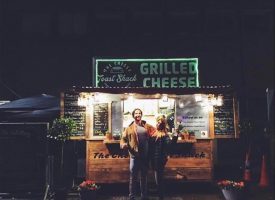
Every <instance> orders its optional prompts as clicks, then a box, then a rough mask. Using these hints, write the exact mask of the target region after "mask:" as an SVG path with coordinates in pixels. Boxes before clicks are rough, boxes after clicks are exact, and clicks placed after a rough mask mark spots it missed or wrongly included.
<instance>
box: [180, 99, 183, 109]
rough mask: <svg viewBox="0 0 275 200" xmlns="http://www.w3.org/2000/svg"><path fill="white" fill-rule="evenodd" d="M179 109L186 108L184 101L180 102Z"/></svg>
mask: <svg viewBox="0 0 275 200" xmlns="http://www.w3.org/2000/svg"><path fill="white" fill-rule="evenodd" d="M179 107H180V108H183V107H184V103H183V100H179Z"/></svg>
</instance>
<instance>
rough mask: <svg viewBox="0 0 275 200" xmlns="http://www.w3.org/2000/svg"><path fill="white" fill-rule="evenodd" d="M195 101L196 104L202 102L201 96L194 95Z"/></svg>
mask: <svg viewBox="0 0 275 200" xmlns="http://www.w3.org/2000/svg"><path fill="white" fill-rule="evenodd" d="M195 100H196V102H198V101H202V96H201V94H195Z"/></svg>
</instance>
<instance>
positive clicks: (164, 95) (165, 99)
mask: <svg viewBox="0 0 275 200" xmlns="http://www.w3.org/2000/svg"><path fill="white" fill-rule="evenodd" d="M162 101H163V102H168V96H167V94H163V95H162Z"/></svg>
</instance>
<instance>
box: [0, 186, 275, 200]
mask: <svg viewBox="0 0 275 200" xmlns="http://www.w3.org/2000/svg"><path fill="white" fill-rule="evenodd" d="M272 188H274V187H269V188H268V189H260V188H258V187H257V186H256V185H254V186H253V185H252V186H251V187H250V188H248V189H247V192H246V197H245V198H243V199H242V200H275V198H274V189H273V190H272ZM43 197H44V194H43V193H42V192H40V193H31V192H27V193H23V192H22V193H9V194H8V193H6V194H2V195H1V193H0V200H11V199H12V200H43ZM127 199H128V184H107V185H102V188H101V189H100V191H99V192H98V194H97V198H96V200H127ZM157 199H158V198H157V193H156V189H155V186H154V185H152V184H150V185H149V200H157ZM164 199H165V200H224V197H223V195H222V193H221V191H220V189H219V188H217V186H216V185H215V184H213V183H177V184H175V183H169V182H166V185H165V198H164ZM56 200H58V199H56ZM67 200H80V196H79V193H78V192H77V191H76V190H71V191H69V192H68V194H67ZM137 200H140V198H139V197H138V198H137Z"/></svg>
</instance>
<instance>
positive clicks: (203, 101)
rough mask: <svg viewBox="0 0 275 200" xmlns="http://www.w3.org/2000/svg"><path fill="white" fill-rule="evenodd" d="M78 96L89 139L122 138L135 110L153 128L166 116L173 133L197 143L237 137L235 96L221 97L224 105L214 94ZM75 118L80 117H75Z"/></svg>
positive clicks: (82, 93) (91, 94)
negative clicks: (110, 135)
mask: <svg viewBox="0 0 275 200" xmlns="http://www.w3.org/2000/svg"><path fill="white" fill-rule="evenodd" d="M77 96H78V100H77V104H78V107H80V108H82V109H75V112H77V110H81V112H82V113H83V110H85V112H86V118H85V120H83V121H81V122H82V123H81V126H82V127H83V123H84V122H85V124H84V127H85V128H83V130H85V137H86V139H91V140H104V139H105V135H106V133H107V132H110V133H112V134H113V135H116V136H117V137H116V138H119V137H120V136H121V134H122V132H123V131H124V129H125V128H126V127H127V126H129V124H130V123H131V122H132V121H133V117H132V111H133V110H134V109H135V108H140V109H141V110H142V112H143V117H142V119H143V120H145V121H146V122H147V123H149V124H151V125H153V126H155V125H156V117H157V116H158V115H160V114H163V115H165V116H166V118H167V122H168V125H169V132H172V130H173V128H176V129H178V130H179V131H180V132H181V133H184V132H188V133H193V134H194V135H195V138H197V139H209V138H215V137H217V138H224V137H228V138H229V137H236V116H237V115H236V113H235V107H234V99H233V98H231V97H232V96H228V95H226V96H225V95H223V96H222V95H220V96H222V97H223V98H224V99H225V103H224V104H223V103H222V101H220V100H221V99H219V100H218V98H215V95H212V94H186V95H172V94H150V95H148V94H137V93H132V94H129V93H123V94H110V93H100V92H85V93H84V92H80V93H78V94H77ZM74 106H75V107H76V105H75V103H74ZM66 109H67V110H68V109H70V107H68V108H66V105H65V106H64V113H67V115H68V113H70V112H68V111H67V112H66ZM73 116H77V114H76V113H73ZM81 116H82V115H81ZM79 124H80V123H79ZM78 134H79V133H78Z"/></svg>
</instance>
